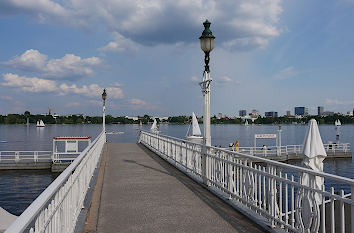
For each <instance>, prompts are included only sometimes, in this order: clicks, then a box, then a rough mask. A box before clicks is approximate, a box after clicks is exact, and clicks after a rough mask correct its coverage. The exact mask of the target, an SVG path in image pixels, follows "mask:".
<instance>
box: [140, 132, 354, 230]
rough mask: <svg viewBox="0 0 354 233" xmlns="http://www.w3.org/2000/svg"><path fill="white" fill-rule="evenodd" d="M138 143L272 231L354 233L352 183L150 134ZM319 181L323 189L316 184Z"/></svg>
mask: <svg viewBox="0 0 354 233" xmlns="http://www.w3.org/2000/svg"><path fill="white" fill-rule="evenodd" d="M139 142H140V143H142V144H143V145H145V146H146V147H147V148H149V149H150V150H152V151H153V152H155V153H156V154H157V155H159V156H160V157H162V158H164V159H165V160H166V161H168V162H169V163H171V164H172V165H174V166H175V167H176V168H178V169H180V170H181V171H183V172H184V173H186V174H187V175H189V176H190V177H191V178H192V179H194V180H196V181H197V182H201V183H204V184H206V186H205V187H206V188H208V189H209V190H210V191H212V192H214V193H215V194H217V195H219V196H220V197H222V198H228V200H229V201H228V203H231V204H234V205H237V206H239V207H240V206H241V208H243V210H245V211H246V212H243V213H247V215H248V214H251V215H253V216H257V217H256V218H259V217H260V216H261V217H264V218H265V219H267V220H268V222H269V225H271V226H272V227H279V229H283V230H286V231H287V232H318V231H319V230H320V229H321V231H322V232H326V228H328V227H330V228H331V232H347V231H346V228H349V229H348V230H349V231H350V232H352V233H354V226H353V224H351V223H353V222H354V200H352V199H351V193H354V180H353V179H350V178H346V177H341V176H337V175H333V174H328V173H325V172H316V171H313V170H311V169H307V168H304V167H298V166H295V165H290V164H285V163H281V162H277V161H273V160H270V159H266V158H261V157H257V156H254V155H250V154H245V153H240V152H235V151H230V150H227V149H223V148H218V147H213V146H203V145H202V144H198V143H194V142H190V141H186V140H183V139H179V138H175V137H170V136H166V135H162V134H154V133H151V132H148V131H141V132H140V135H139ZM315 178H316V179H317V178H322V179H323V181H324V183H323V184H318V183H314V182H315ZM318 185H320V187H318ZM334 187H336V189H335V188H334ZM348 208H349V212H351V214H349V215H348V211H345V209H347V210H348ZM335 209H336V212H335ZM337 211H338V212H339V214H337ZM327 213H328V214H329V217H327ZM325 216H326V217H325Z"/></svg>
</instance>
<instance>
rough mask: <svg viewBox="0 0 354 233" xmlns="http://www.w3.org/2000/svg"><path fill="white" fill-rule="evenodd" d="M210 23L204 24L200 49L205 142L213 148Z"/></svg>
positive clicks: (211, 37)
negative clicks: (211, 129)
mask: <svg viewBox="0 0 354 233" xmlns="http://www.w3.org/2000/svg"><path fill="white" fill-rule="evenodd" d="M210 24H211V23H210V22H209V21H208V20H205V22H204V23H203V25H204V31H203V33H202V35H201V37H199V40H200V48H201V49H202V50H203V52H204V54H205V57H204V62H205V66H204V68H205V69H204V72H203V81H202V82H200V83H199V85H200V87H201V88H202V93H203V100H204V116H203V127H204V137H203V142H204V145H206V146H211V136H210V82H211V80H212V79H211V78H210V70H209V61H210V57H209V54H210V52H211V51H212V50H213V49H214V39H215V36H213V33H212V32H211V30H210Z"/></svg>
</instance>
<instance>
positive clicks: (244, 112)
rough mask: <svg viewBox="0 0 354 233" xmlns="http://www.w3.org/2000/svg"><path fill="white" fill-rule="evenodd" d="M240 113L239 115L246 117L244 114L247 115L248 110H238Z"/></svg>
mask: <svg viewBox="0 0 354 233" xmlns="http://www.w3.org/2000/svg"><path fill="white" fill-rule="evenodd" d="M238 115H239V116H240V117H244V116H246V115H247V111H246V110H240V111H239V112H238Z"/></svg>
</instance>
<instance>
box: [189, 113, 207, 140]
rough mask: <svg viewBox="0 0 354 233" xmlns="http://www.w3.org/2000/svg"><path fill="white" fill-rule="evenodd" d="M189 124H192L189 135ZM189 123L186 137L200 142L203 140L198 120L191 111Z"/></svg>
mask: <svg viewBox="0 0 354 233" xmlns="http://www.w3.org/2000/svg"><path fill="white" fill-rule="evenodd" d="M191 125H192V135H189V129H190V126H191ZM191 125H189V127H188V130H187V135H186V139H187V140H188V141H191V142H195V143H202V141H203V137H202V133H201V132H200V128H199V124H198V120H197V117H196V116H195V114H194V112H193V113H192V124H191Z"/></svg>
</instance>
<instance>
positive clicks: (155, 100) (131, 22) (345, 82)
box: [0, 0, 354, 116]
mask: <svg viewBox="0 0 354 233" xmlns="http://www.w3.org/2000/svg"><path fill="white" fill-rule="evenodd" d="M108 7H109V9H108ZM0 9H1V10H0V30H1V32H2V37H1V38H0V41H1V43H0V49H1V53H0V114H2V115H4V114H8V113H23V112H24V111H26V110H28V111H30V112H31V113H45V112H47V111H48V107H49V108H53V109H54V111H55V112H57V113H60V114H69V113H73V112H80V113H83V114H87V115H99V114H100V112H101V93H102V89H103V88H107V94H108V98H107V114H112V115H139V114H140V115H142V114H145V113H147V114H150V115H183V114H189V115H190V114H191V112H193V111H194V112H195V113H196V114H197V115H201V113H202V94H201V90H200V87H199V85H198V82H200V81H201V79H202V71H203V58H204V57H203V56H204V54H203V52H202V51H201V49H200V45H199V40H198V38H199V36H200V35H201V32H202V30H203V25H202V22H203V21H204V20H205V19H208V20H209V21H211V23H212V24H211V30H212V31H213V34H214V35H215V37H216V39H215V49H214V50H213V51H212V52H211V54H210V70H211V77H212V78H213V81H212V89H211V113H212V115H214V114H215V115H217V114H218V113H219V112H221V113H223V114H227V115H230V116H231V115H238V114H237V113H238V111H239V110H241V109H247V110H248V111H251V110H252V109H257V110H259V112H260V113H262V115H263V114H264V113H265V112H269V111H276V112H278V115H284V114H285V113H286V111H287V110H290V111H291V112H292V114H294V109H293V107H291V108H290V107H289V106H306V107H307V108H308V110H309V113H310V114H314V115H315V113H317V107H318V106H323V107H324V109H325V111H334V112H342V113H344V114H346V113H347V112H348V111H352V109H353V106H354V94H353V92H352V91H351V87H352V86H354V78H353V73H354V66H353V61H354V46H353V45H352V41H354V32H353V31H352V30H350V29H351V24H352V23H351V22H353V20H354V15H353V14H352V12H353V10H354V2H353V1H350V0H337V1H333V2H329V3H326V4H323V3H322V2H321V1H311V2H308V1H305V0H300V1H281V0H268V1H254V2H252V3H251V2H249V1H246V0H238V1H235V2H233V3H229V1H217V2H214V1H211V0H210V1H201V2H185V1H173V2H169V1H158V0H154V1H149V2H144V3H141V2H139V1H123V0H121V1H112V0H101V1H92V2H91V1H88V2H85V3H84V2H81V1H72V0H68V1H64V2H59V1H52V0H44V1H41V2H37V1H35V0H30V1H28V2H27V3H26V2H20V1H15V0H5V1H2V2H1V3H0ZM205 12H208V13H207V14H206V13H205ZM250 106H252V107H250Z"/></svg>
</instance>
